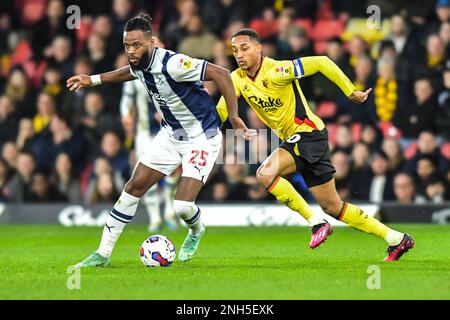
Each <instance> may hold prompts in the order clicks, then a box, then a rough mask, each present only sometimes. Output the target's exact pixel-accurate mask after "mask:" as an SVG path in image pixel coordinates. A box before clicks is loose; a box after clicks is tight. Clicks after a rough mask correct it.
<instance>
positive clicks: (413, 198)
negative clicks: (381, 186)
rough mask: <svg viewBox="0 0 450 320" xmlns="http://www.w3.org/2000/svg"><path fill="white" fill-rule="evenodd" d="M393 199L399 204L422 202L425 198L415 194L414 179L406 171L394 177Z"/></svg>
mask: <svg viewBox="0 0 450 320" xmlns="http://www.w3.org/2000/svg"><path fill="white" fill-rule="evenodd" d="M394 193H395V199H396V201H397V202H399V203H401V204H413V203H424V202H425V198H424V197H422V196H420V195H417V194H416V187H415V185H414V179H413V178H412V177H411V176H410V175H409V174H407V173H403V172H401V173H399V174H397V175H396V176H395V178H394Z"/></svg>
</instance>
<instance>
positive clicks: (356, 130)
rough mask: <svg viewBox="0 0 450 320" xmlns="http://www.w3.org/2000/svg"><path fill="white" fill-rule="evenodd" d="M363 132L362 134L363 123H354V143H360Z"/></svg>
mask: <svg viewBox="0 0 450 320" xmlns="http://www.w3.org/2000/svg"><path fill="white" fill-rule="evenodd" d="M361 132H362V125H361V123H359V122H357V123H353V124H352V137H353V142H355V143H356V142H359V140H361Z"/></svg>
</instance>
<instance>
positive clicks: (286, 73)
mask: <svg viewBox="0 0 450 320" xmlns="http://www.w3.org/2000/svg"><path fill="white" fill-rule="evenodd" d="M277 73H279V74H280V77H285V76H289V74H290V73H291V70H290V68H285V67H279V68H277Z"/></svg>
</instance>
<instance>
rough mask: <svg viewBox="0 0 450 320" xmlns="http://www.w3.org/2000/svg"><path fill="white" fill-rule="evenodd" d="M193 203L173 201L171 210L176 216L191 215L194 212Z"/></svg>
mask: <svg viewBox="0 0 450 320" xmlns="http://www.w3.org/2000/svg"><path fill="white" fill-rule="evenodd" d="M194 207H195V202H190V201H182V200H174V201H173V209H174V211H175V213H176V214H177V216H179V217H183V216H184V215H187V214H191V213H192V211H193V210H194Z"/></svg>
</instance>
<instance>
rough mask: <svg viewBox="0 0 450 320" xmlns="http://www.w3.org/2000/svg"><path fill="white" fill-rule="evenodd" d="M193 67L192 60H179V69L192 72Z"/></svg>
mask: <svg viewBox="0 0 450 320" xmlns="http://www.w3.org/2000/svg"><path fill="white" fill-rule="evenodd" d="M192 65H193V63H192V60H189V59H186V58H180V60H178V68H179V69H184V70H190V69H192Z"/></svg>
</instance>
